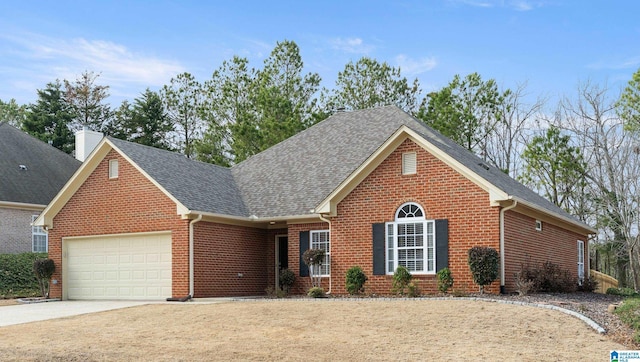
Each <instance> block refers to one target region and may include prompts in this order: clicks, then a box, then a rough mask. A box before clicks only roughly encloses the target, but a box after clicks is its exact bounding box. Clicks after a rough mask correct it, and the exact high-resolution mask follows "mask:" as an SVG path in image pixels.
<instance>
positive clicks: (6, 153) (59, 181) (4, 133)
mask: <svg viewBox="0 0 640 362" xmlns="http://www.w3.org/2000/svg"><path fill="white" fill-rule="evenodd" d="M78 167H80V162H78V161H77V160H75V159H74V158H73V157H72V156H69V155H67V154H66V153H64V152H62V151H60V150H58V149H56V148H54V147H52V146H50V145H48V144H46V143H44V142H42V141H40V140H38V139H36V138H34V137H31V136H30V135H28V134H26V133H24V132H22V131H20V130H18V129H16V128H15V127H13V126H11V125H9V124H8V123H4V122H3V123H0V254H6V253H22V252H30V251H34V252H46V251H47V233H46V232H45V231H44V230H43V228H42V227H38V226H33V227H32V226H31V222H32V221H34V220H35V218H36V217H37V216H38V215H39V214H40V212H42V210H44V208H45V207H46V206H47V204H48V203H49V202H51V200H52V199H53V197H54V196H55V195H56V194H57V193H58V191H60V189H61V188H62V186H64V184H65V183H66V182H67V180H69V178H70V177H71V175H73V173H74V172H75V171H76V170H77V169H78Z"/></svg>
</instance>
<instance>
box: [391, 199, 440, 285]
mask: <svg viewBox="0 0 640 362" xmlns="http://www.w3.org/2000/svg"><path fill="white" fill-rule="evenodd" d="M435 243H436V240H435V221H434V220H426V219H425V214H424V211H423V209H422V207H421V206H420V205H418V204H416V203H413V202H408V203H406V204H403V205H401V206H400V207H399V208H398V210H397V211H396V219H395V221H393V222H388V223H386V248H387V255H386V258H387V274H393V272H394V271H395V270H396V268H397V267H398V266H404V267H406V268H407V269H408V270H409V271H410V272H411V273H414V274H433V273H435V264H436V263H435V261H436V247H435V246H436V245H435Z"/></svg>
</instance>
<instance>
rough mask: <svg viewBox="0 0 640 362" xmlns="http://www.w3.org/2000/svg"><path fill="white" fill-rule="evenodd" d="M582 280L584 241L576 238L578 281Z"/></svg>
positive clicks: (580, 282)
mask: <svg viewBox="0 0 640 362" xmlns="http://www.w3.org/2000/svg"><path fill="white" fill-rule="evenodd" d="M583 280H584V241H582V240H578V283H579V284H580V285H582V281H583Z"/></svg>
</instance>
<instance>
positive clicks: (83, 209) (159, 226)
mask: <svg viewBox="0 0 640 362" xmlns="http://www.w3.org/2000/svg"><path fill="white" fill-rule="evenodd" d="M115 158H117V159H118V164H119V177H118V178H117V179H109V166H108V161H109V160H111V159H115ZM53 226H54V228H53V229H51V230H49V257H50V258H51V259H53V260H54V262H55V265H56V272H55V274H54V276H53V279H57V280H59V281H61V282H60V283H58V284H55V285H52V286H51V296H52V297H54V298H60V297H62V285H63V283H64V281H63V280H62V238H63V237H69V236H87V235H105V234H121V233H136V232H149V231H167V230H169V231H171V238H172V248H171V251H172V257H173V271H172V278H173V285H172V287H173V288H172V289H173V290H172V293H173V296H185V295H187V294H188V293H189V264H188V260H189V258H188V257H189V227H188V226H189V221H188V220H181V219H180V216H178V215H177V214H176V205H175V203H174V202H173V201H171V199H169V198H168V197H167V196H166V195H165V194H164V193H162V191H160V190H159V189H158V188H157V187H156V186H155V185H153V184H152V183H151V182H150V181H149V180H147V179H146V178H145V177H144V176H143V175H142V174H141V173H140V172H138V170H136V169H135V168H134V167H133V166H132V165H131V164H130V163H128V162H127V161H126V160H125V159H124V158H122V157H121V156H120V155H119V154H118V153H117V152H115V151H113V150H112V151H111V152H109V154H108V155H107V157H105V159H104V160H103V161H102V162H101V163H100V164H99V165H98V167H97V168H96V169H95V170H94V172H93V173H92V174H91V175H90V176H89V178H88V179H87V180H86V181H85V183H84V184H83V185H82V186H81V187H80V188H79V189H78V191H77V192H76V193H75V195H73V196H72V197H71V199H70V200H69V201H68V202H67V204H66V205H65V206H64V207H63V208H62V210H60V212H59V213H58V215H56V217H55V218H54V220H53Z"/></svg>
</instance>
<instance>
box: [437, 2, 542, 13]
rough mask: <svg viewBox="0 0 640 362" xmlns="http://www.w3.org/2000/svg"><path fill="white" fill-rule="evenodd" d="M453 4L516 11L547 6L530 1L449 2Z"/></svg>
mask: <svg viewBox="0 0 640 362" xmlns="http://www.w3.org/2000/svg"><path fill="white" fill-rule="evenodd" d="M449 2H450V3H453V4H462V5H468V6H473V7H479V8H498V7H503V8H504V7H506V8H511V9H514V10H516V11H529V10H533V9H535V8H539V7H542V6H544V5H545V2H544V1H529V0H508V1H505V0H449Z"/></svg>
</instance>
